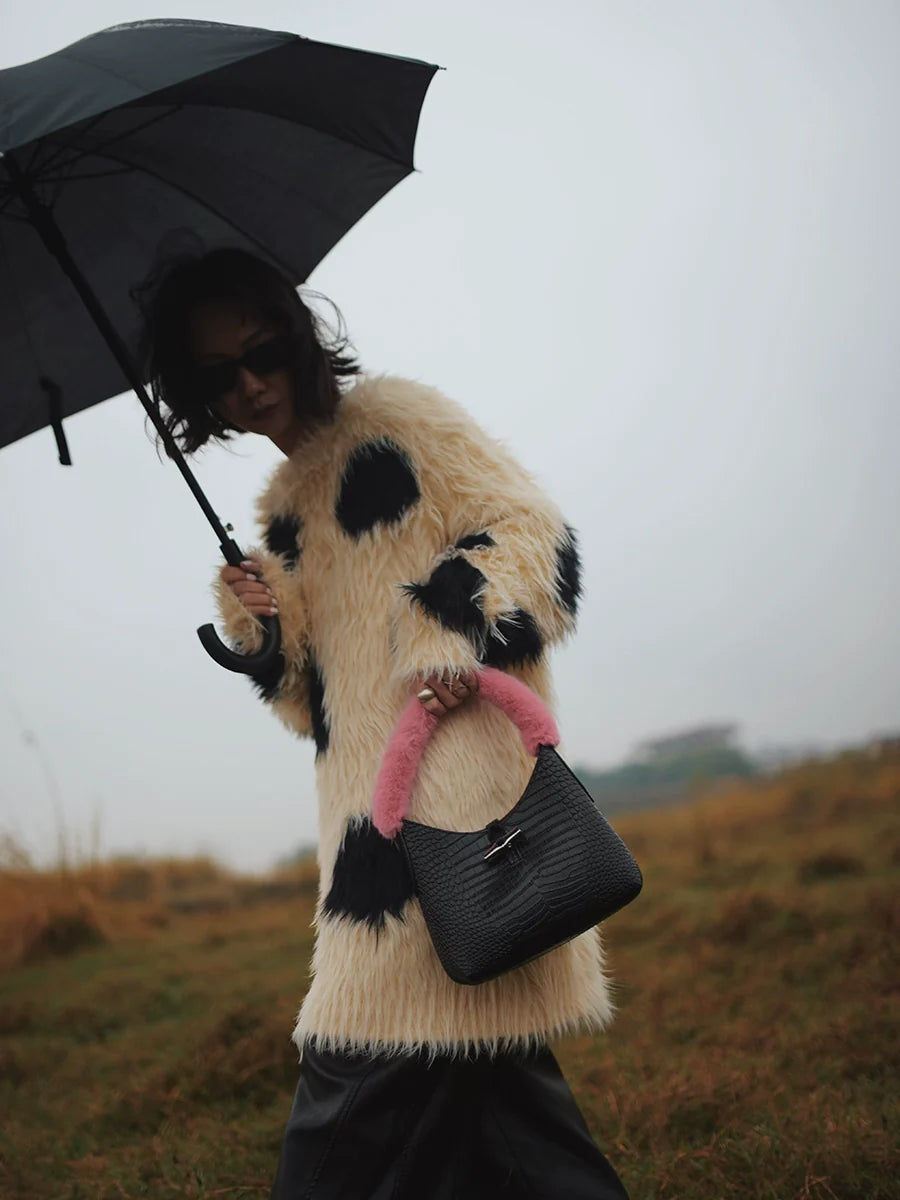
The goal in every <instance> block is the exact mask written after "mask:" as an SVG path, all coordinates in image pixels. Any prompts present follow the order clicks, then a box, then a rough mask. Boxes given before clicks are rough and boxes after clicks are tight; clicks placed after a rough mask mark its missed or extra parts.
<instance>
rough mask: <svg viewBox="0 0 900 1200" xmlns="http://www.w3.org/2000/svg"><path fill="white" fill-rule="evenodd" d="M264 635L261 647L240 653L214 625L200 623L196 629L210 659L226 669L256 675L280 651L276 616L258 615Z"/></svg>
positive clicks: (270, 663)
mask: <svg viewBox="0 0 900 1200" xmlns="http://www.w3.org/2000/svg"><path fill="white" fill-rule="evenodd" d="M259 620H260V621H261V622H262V626H263V629H264V630H265V635H264V638H263V644H262V649H261V650H258V651H257V652H256V653H255V654H241V653H240V651H238V650H232V649H231V647H230V646H228V645H226V643H225V642H223V641H222V639H221V638H220V637H219V635H218V634H217V633H216V629H215V626H214V625H201V626H200V628H199V629H198V630H197V637H198V638H199V639H200V641H201V643H202V645H203V649H204V650H205V651H206V653H207V654H208V655H209V657H210V658H211V659H213V660H214V661H215V662H217V663H218V664H219V666H220V667H224V668H225V670H226V671H237V672H239V673H240V674H241V675H258V674H261V673H262V672H263V671H265V670H266V668H267V667H270V666H271V665H272V663H274V661H275V659H276V658H277V656H278V654H279V653H280V652H281V624H280V622H279V620H278V618H277V617H260V618H259Z"/></svg>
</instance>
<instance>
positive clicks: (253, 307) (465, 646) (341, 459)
mask: <svg viewBox="0 0 900 1200" xmlns="http://www.w3.org/2000/svg"><path fill="white" fill-rule="evenodd" d="M147 321H148V323H147V333H148V345H149V350H150V356H149V360H148V362H149V372H148V373H149V375H150V378H151V380H152V386H153V391H154V396H155V398H156V401H157V403H158V404H159V405H160V410H161V412H162V413H163V415H164V416H165V419H166V421H167V423H168V426H169V428H170V429H171V430H172V432H173V433H174V434H175V436H176V437H177V438H178V439H179V440H180V441H181V443H182V445H183V446H184V448H185V449H186V450H188V451H190V452H192V451H195V450H197V449H198V448H199V447H200V446H202V445H204V444H205V443H206V442H207V441H208V440H209V439H210V438H216V439H219V440H226V439H228V438H230V437H232V436H234V435H235V434H236V433H239V432H250V433H256V434H259V435H262V436H265V437H268V438H270V439H271V441H273V442H274V443H275V445H276V446H278V448H279V449H280V450H281V451H282V452H283V454H284V455H285V461H284V462H283V463H282V464H281V465H280V466H279V467H278V468H277V469H276V470H275V472H274V474H273V476H272V478H271V480H270V482H269V484H268V487H267V488H266V489H265V491H264V492H263V493H262V495H261V497H260V498H259V501H258V511H259V518H260V522H261V525H262V530H263V538H264V542H265V550H264V551H260V552H259V553H257V554H254V555H253V556H252V557H250V558H248V560H247V561H246V562H244V563H243V564H242V566H241V568H236V567H225V568H223V570H222V571H221V574H220V577H219V580H218V581H217V594H218V600H219V605H220V610H221V616H222V619H223V621H224V624H225V627H226V630H227V632H228V635H229V636H230V638H231V639H232V640H233V641H234V642H235V643H237V644H239V646H240V647H241V648H243V649H245V650H254V649H258V647H259V645H260V632H261V631H260V626H259V623H258V621H257V620H256V618H257V617H259V616H262V615H264V614H266V613H274V612H277V613H278V615H279V618H280V621H281V627H282V637H283V654H282V656H281V658H280V659H279V661H278V663H277V667H276V668H275V669H273V670H272V671H270V672H268V673H267V674H266V675H265V676H264V677H260V678H257V679H256V680H255V682H256V685H257V687H258V690H259V692H260V695H261V697H262V699H263V700H264V701H265V702H266V703H267V704H269V705H270V706H271V708H272V709H273V711H274V712H275V713H276V715H277V716H278V717H280V718H281V720H282V721H283V722H284V723H285V724H286V725H287V726H288V728H289V729H291V730H293V731H294V732H295V733H297V734H299V735H300V736H312V737H313V738H314V739H315V744H316V778H317V789H318V799H319V830H320V836H319V848H318V857H319V869H320V893H319V901H318V906H317V910H316V946H315V952H314V957H313V964H312V976H313V977H312V983H311V986H310V988H309V991H308V993H307V995H306V997H305V999H304V1001H303V1005H302V1007H301V1009H300V1014H299V1018H298V1021H297V1025H296V1029H295V1031H294V1039H295V1041H296V1043H297V1046H298V1047H299V1048H300V1050H301V1052H302V1055H301V1071H300V1082H299V1086H298V1089H297V1094H296V1098H295V1102H294V1107H293V1110H292V1113H291V1116H290V1119H289V1122H288V1126H287V1131H286V1134H285V1138H284V1144H283V1147H282V1154H281V1160H280V1163H279V1169H278V1177H277V1180H276V1183H275V1187H274V1190H273V1193H272V1195H273V1197H276V1198H277V1200H288V1198H299V1197H309V1198H311V1200H332V1198H335V1200H336V1198H338V1197H340V1198H341V1200H382V1198H383V1200H389V1198H390V1200H412V1198H415V1200H425V1198H431V1197H434V1198H443V1197H446V1198H447V1200H450V1198H451V1197H465V1198H466V1200H479V1198H480V1197H482V1196H484V1197H487V1196H491V1197H493V1196H495V1195H501V1196H505V1197H510V1198H513V1197H525V1196H528V1197H531V1198H533V1200H540V1198H542V1197H553V1198H554V1200H556V1198H558V1197H563V1196H564V1197H567V1198H569V1200H588V1198H591V1200H606V1198H612V1197H617V1198H621V1197H624V1196H625V1194H626V1193H625V1191H624V1188H623V1187H622V1184H621V1182H620V1181H619V1180H618V1177H617V1176H616V1174H615V1172H614V1171H613V1169H612V1167H611V1166H610V1165H609V1163H608V1162H607V1161H606V1159H605V1158H604V1156H603V1155H602V1154H601V1152H600V1150H599V1149H598V1148H597V1147H596V1145H595V1144H594V1143H593V1141H592V1140H591V1138H590V1135H589V1133H588V1131H587V1128H586V1126H585V1124H584V1121H583V1119H582V1117H581V1115H580V1113H579V1112H578V1109H577V1107H576V1105H575V1101H574V1099H573V1098H572V1095H571V1093H570V1092H569V1090H568V1088H567V1086H566V1084H565V1082H564V1080H563V1079H562V1076H561V1074H560V1072H559V1068H558V1066H557V1065H556V1061H555V1059H554V1058H553V1055H552V1054H551V1052H550V1051H549V1049H548V1048H547V1044H546V1043H547V1040H548V1039H549V1038H552V1037H555V1036H559V1035H561V1034H571V1033H574V1032H576V1031H584V1030H589V1029H602V1028H603V1027H605V1025H606V1024H607V1023H608V1022H609V1020H610V1019H611V1016H612V1006H611V1003H610V999H609V995H608V983H607V980H606V978H605V976H604V972H603V954H602V948H601V945H600V941H599V933H598V931H596V930H593V931H591V932H589V933H586V934H584V935H582V936H580V937H578V938H576V939H574V940H573V941H571V942H569V943H568V944H567V945H565V946H562V947H560V948H559V949H557V950H554V951H553V952H552V953H550V954H547V955H545V956H544V957H542V958H540V959H538V960H537V961H535V962H533V963H530V964H529V965H527V966H525V967H522V968H520V969H519V970H516V971H513V972H510V973H509V974H507V975H505V976H502V977H501V978H499V979H496V980H493V981H491V982H488V983H484V984H481V985H478V986H476V987H465V986H460V985H458V984H455V983H453V982H452V981H451V980H450V979H449V977H448V976H447V975H446V974H445V973H444V971H443V969H442V968H441V966H440V963H439V961H438V959H437V956H436V954H435V952H434V949H433V947H432V944H431V941H430V938H429V935H428V931H427V928H426V926H425V924H424V921H423V918H422V913H421V909H420V907H419V905H418V903H417V901H416V899H415V897H414V895H413V888H412V884H411V881H410V878H409V875H408V873H407V870H406V868H405V865H404V860H403V857H402V854H401V852H400V851H399V849H398V847H397V846H396V845H395V844H394V843H393V842H389V841H387V840H385V839H384V838H382V837H381V835H380V834H379V833H378V832H377V831H376V830H375V828H374V827H373V825H372V822H371V819H370V817H371V805H372V792H373V787H374V783H375V778H376V775H377V772H378V767H379V764H380V760H381V757H382V754H383V752H384V749H385V746H386V744H387V742H388V739H389V737H390V734H391V732H392V730H393V727H394V725H395V724H396V722H397V719H398V717H399V716H400V713H401V712H402V710H403V709H404V707H405V705H406V704H407V702H408V700H409V698H410V696H411V695H415V696H417V697H418V699H419V702H420V703H421V704H423V705H424V706H425V707H426V708H427V709H428V710H429V711H430V712H432V713H435V714H437V715H439V716H440V717H441V720H440V721H439V723H438V726H437V730H436V733H435V735H434V737H433V739H432V741H431V743H430V744H429V747H428V749H427V751H426V754H425V757H424V760H423V763H422V766H421V769H420V772H419V776H418V779H417V784H416V788H415V790H414V794H413V800H412V808H411V812H410V815H411V816H412V817H413V818H414V819H417V820H419V821H422V822H426V823H429V824H435V825H440V826H443V827H445V828H450V829H476V828H482V827H484V826H485V825H486V824H487V823H488V822H489V821H490V820H492V819H494V818H497V817H500V816H502V815H503V814H504V813H506V812H507V811H508V810H509V808H510V807H511V806H512V804H513V803H514V802H515V801H516V800H517V799H518V797H519V796H520V795H521V792H522V790H523V788H524V786H525V783H526V782H527V780H528V778H529V776H530V774H531V770H532V767H533V761H532V760H531V759H529V758H528V757H527V755H526V754H525V752H524V750H523V748H522V746H521V743H520V741H519V738H518V735H517V732H516V730H515V728H514V727H513V726H512V724H511V723H510V722H509V720H508V719H507V718H506V717H505V716H504V715H503V714H502V713H500V712H499V711H497V710H496V709H494V708H492V707H489V706H488V705H487V704H485V703H483V702H482V701H480V700H479V698H478V695H477V691H478V680H477V675H476V672H477V670H478V668H479V667H480V666H481V665H484V664H489V665H493V666H497V667H500V668H502V669H505V670H507V671H510V672H513V673H514V674H515V675H517V676H518V677H519V678H520V679H521V680H523V681H524V682H525V683H526V684H527V685H528V686H529V687H530V688H532V689H534V691H535V692H537V693H538V694H539V695H540V696H542V697H543V698H544V699H545V700H547V701H549V700H550V698H551V681H550V673H549V668H548V664H547V650H548V648H549V646H550V645H552V644H553V643H554V642H557V641H559V640H560V639H562V638H564V637H565V636H566V635H567V634H569V633H570V632H571V631H572V629H573V626H574V620H575V611H576V606H577V603H578V598H579V594H580V582H579V564H578V556H577V552H576V547H575V540H574V535H573V533H572V531H571V530H570V529H569V528H568V527H567V526H566V525H565V524H564V522H563V520H562V518H561V516H560V514H559V513H558V511H557V509H556V508H555V507H554V506H553V505H552V504H551V503H550V502H549V501H548V500H547V499H546V498H545V497H544V496H543V495H542V493H541V492H540V490H539V489H538V488H537V487H536V486H535V484H534V482H533V481H532V479H531V478H530V477H529V476H528V475H527V474H526V473H525V472H524V471H523V470H522V469H521V468H520V467H519V466H518V465H517V464H516V462H514V461H513V459H512V458H511V457H510V455H509V454H508V453H507V452H506V451H505V450H504V449H503V448H502V447H501V446H500V445H499V444H498V443H497V442H495V441H494V440H493V439H491V438H490V437H488V436H487V435H486V434H485V433H483V432H482V431H481V430H480V429H479V428H478V426H477V425H476V424H475V423H474V422H473V421H472V420H471V419H470V418H469V417H468V416H467V415H466V414H465V413H464V412H463V411H462V410H461V409H460V408H459V407H457V406H456V405H455V404H454V403H452V402H451V401H449V400H447V399H445V398H444V397H443V396H441V395H440V394H439V393H437V392H436V391H434V390H432V389H431V388H428V387H424V386H422V385H420V384H417V383H411V382H407V381H405V380H402V379H395V378H387V377H369V376H365V375H363V374H362V373H361V372H360V371H359V368H358V365H357V363H356V362H355V360H354V359H353V357H352V356H351V354H350V353H349V351H348V348H347V344H346V341H343V340H334V341H331V342H329V340H328V339H327V337H326V336H325V334H324V332H323V330H322V328H321V327H320V325H319V324H318V323H317V321H316V319H315V318H314V317H313V315H312V314H311V313H310V311H309V310H308V309H307V308H306V306H305V305H304V304H303V302H302V301H301V300H300V298H299V296H298V295H297V293H296V292H295V290H294V289H293V287H292V286H291V284H290V283H289V281H287V280H286V279H285V278H283V277H282V276H281V275H280V273H279V272H278V271H276V270H275V269H274V268H272V267H271V266H269V265H268V264H266V263H265V262H263V261H262V260H259V259H257V258H255V257H254V256H252V255H249V254H247V253H245V252H243V251H240V250H218V251H213V252H212V253H209V254H207V255H205V256H203V257H201V258H199V259H196V260H194V261H188V262H183V263H181V264H179V265H178V266H176V267H174V268H173V269H172V270H171V271H170V273H169V274H168V275H167V276H166V277H165V279H164V280H163V282H162V284H161V285H160V286H159V287H158V289H156V291H155V294H154V297H153V300H152V303H151V304H150V307H149V309H148V311H147Z"/></svg>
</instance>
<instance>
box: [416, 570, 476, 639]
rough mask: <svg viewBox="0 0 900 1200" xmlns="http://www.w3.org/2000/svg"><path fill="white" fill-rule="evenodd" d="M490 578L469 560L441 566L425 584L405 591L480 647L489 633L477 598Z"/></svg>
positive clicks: (447, 624)
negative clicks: (486, 632)
mask: <svg viewBox="0 0 900 1200" xmlns="http://www.w3.org/2000/svg"><path fill="white" fill-rule="evenodd" d="M486 582H487V581H486V579H485V577H484V575H482V573H481V571H479V570H478V568H477V567H473V566H472V564H471V563H470V562H469V561H468V560H467V559H465V558H462V557H460V558H446V559H444V561H443V562H441V563H438V565H437V566H436V567H435V569H434V570H433V571H432V573H431V576H430V577H429V579H428V580H427V581H426V582H425V583H407V584H404V585H403V586H404V590H405V591H406V592H407V593H408V594H409V595H410V596H412V598H413V599H414V600H415V601H416V602H417V603H418V604H420V605H421V606H422V608H423V609H424V610H425V612H426V613H428V615H429V616H431V617H434V618H435V620H437V621H440V623H441V624H442V625H443V626H444V627H445V628H447V629H454V630H456V632H457V633H461V634H463V635H464V636H465V637H467V638H469V639H470V640H471V641H473V642H475V643H476V644H477V645H480V644H481V642H482V640H483V638H484V633H485V627H486V626H485V620H484V613H483V612H482V609H481V605H480V604H479V603H478V601H477V600H476V599H475V597H476V596H477V594H478V593H479V592H480V591H481V590H482V589H483V588H484V586H485V583H486Z"/></svg>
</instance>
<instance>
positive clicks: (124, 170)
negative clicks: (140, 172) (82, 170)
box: [40, 167, 136, 183]
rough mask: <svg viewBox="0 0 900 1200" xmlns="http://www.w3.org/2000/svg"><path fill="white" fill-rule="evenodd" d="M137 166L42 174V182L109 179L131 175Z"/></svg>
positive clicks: (79, 181)
mask: <svg viewBox="0 0 900 1200" xmlns="http://www.w3.org/2000/svg"><path fill="white" fill-rule="evenodd" d="M135 170H136V168H135V167H113V168H111V169H110V170H109V171H88V172H87V173H86V174H85V175H49V176H41V180H40V182H41V183H81V182H82V181H83V180H85V179H108V178H109V176H111V175H131V174H132V172H133V171H135Z"/></svg>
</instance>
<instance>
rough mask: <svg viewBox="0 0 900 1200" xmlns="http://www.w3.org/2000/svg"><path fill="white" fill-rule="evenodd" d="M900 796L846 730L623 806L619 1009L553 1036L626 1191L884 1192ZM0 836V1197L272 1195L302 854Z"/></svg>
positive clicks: (289, 1080)
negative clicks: (91, 851)
mask: <svg viewBox="0 0 900 1200" xmlns="http://www.w3.org/2000/svg"><path fill="white" fill-rule="evenodd" d="M898 801H900V756H897V755H894V756H891V755H889V754H883V755H881V756H874V755H864V754H858V755H846V756H843V757H842V758H841V759H839V760H836V761H834V762H831V763H823V764H815V765H810V766H806V767H803V768H797V769H795V770H793V771H790V772H787V773H785V774H784V775H782V776H780V777H778V778H777V779H774V780H771V781H768V782H765V783H757V784H753V785H749V784H747V785H741V786H734V787H732V788H731V789H729V790H722V791H719V792H718V793H715V794H707V795H705V796H704V797H702V798H700V799H699V800H697V801H694V802H693V803H691V804H690V805H689V806H685V807H683V808H679V809H675V810H666V811H658V812H646V813H641V814H639V815H634V816H630V817H625V816H620V817H617V818H616V820H615V824H616V826H617V828H618V829H619V831H620V832H621V833H622V835H623V836H624V837H625V838H626V840H627V841H628V842H629V844H630V845H631V846H632V848H633V850H634V853H635V855H636V857H637V858H638V861H639V862H640V863H641V866H642V869H643V871H644V875H645V890H644V893H643V894H642V896H641V897H640V899H639V900H638V901H637V902H636V903H634V904H633V905H632V906H631V907H630V908H628V909H627V910H625V911H624V912H622V913H620V914H618V915H617V916H616V917H614V918H613V919H612V920H611V921H610V922H609V924H608V926H607V944H608V948H609V955H610V966H611V970H612V973H613V975H614V977H615V979H616V997H617V1002H618V1005H619V1016H618V1018H617V1020H616V1023H615V1024H614V1026H613V1027H612V1030H611V1032H610V1033H609V1034H608V1035H607V1036H605V1037H602V1038H596V1039H594V1038H581V1039H577V1040H572V1041H569V1042H566V1043H563V1044H561V1045H560V1046H558V1047H557V1053H558V1056H559V1058H560V1060H561V1062H562V1064H563V1067H564V1069H565V1070H566V1072H567V1075H568V1077H569V1079H570V1081H571V1082H572V1085H573V1088H574V1090H575V1092H576V1094H577V1096H578V1099H579V1102H580V1103H581V1105H582V1107H583V1109H584V1111H585V1114H586V1116H587V1118H588V1121H589V1123H590V1125H591V1127H592V1129H593V1131H594V1133H595V1135H596V1137H597V1140H598V1141H599V1143H600V1145H601V1147H602V1148H603V1149H604V1151H605V1152H606V1153H607V1154H608V1156H609V1157H610V1159H611V1160H612V1161H613V1163H614V1164H615V1166H616V1168H617V1169H618V1170H619V1172H620V1174H621V1175H622V1178H623V1179H624V1181H625V1183H626V1185H627V1186H628V1188H629V1190H630V1193H631V1196H632V1200H656V1198H659V1200H727V1198H730V1197H741V1198H742V1200H889V1198H897V1197H900V1158H898V1144H900V1137H898V1134H900V1120H898V1110H897V1078H898V1057H900V1055H898V1024H897V1019H896V1010H895V1011H894V1013H893V1015H892V1012H891V1005H892V1004H894V1005H896V992H897V987H898V973H897V954H896V951H897V934H898V925H900V902H898V889H897V880H898V875H900V838H898V832H900V804H898ZM6 859H7V862H8V865H7V867H6V868H5V869H4V870H3V871H2V873H0V956H2V971H3V974H2V978H0V1197H2V1198H3V1200H123V1198H124V1200H130V1198H133V1197H153V1198H156V1200H170V1198H171V1200H175V1198H179V1200H181V1198H200V1197H228V1198H229V1200H241V1198H242V1197H243V1198H247V1200H249V1198H258V1197H263V1198H265V1197H266V1196H267V1195H268V1188H269V1184H270V1179H271V1175H272V1172H273V1169H274V1164H275V1160H276V1156H277V1151H278V1145H279V1141H280V1137H281V1131H282V1126H283V1123H284V1120H285V1117H286V1115H287V1111H288V1108H289V1105H290V1100H291V1095H292V1092H293V1088H294V1084H295V1080H296V1064H295V1054H294V1053H293V1050H292V1046H291V1045H290V1043H289V1041H288V1034H289V1031H290V1028H291V1025H292V1022H293V1017H294V1013H295V1010H296V1007H297V1004H298V1001H299V998H300V994H301V991H302V988H303V986H304V979H305V975H306V966H307V961H308V958H309V953H310V934H309V921H310V916H311V912H312V903H313V891H314V887H315V880H314V877H313V876H312V874H311V872H310V871H309V870H308V869H307V871H306V872H303V871H300V872H298V873H295V874H294V875H284V876H281V877H277V878H273V879H270V880H265V881H262V880H255V881H254V880H241V879H235V878H234V877H232V876H229V875H228V874H227V873H225V872H223V871H222V870H220V869H219V868H217V867H216V865H215V864H214V863H210V862H204V861H199V862H185V863H177V862H174V863H152V864H145V863H139V862H138V863H107V864H95V865H92V866H87V867H82V868H80V869H77V870H76V869H72V868H70V869H67V870H61V871H57V872H54V873H46V872H45V873H40V872H37V871H34V870H31V869H29V868H28V865H27V863H25V862H17V861H16V860H15V855H14V854H13V853H12V851H11V850H10V848H9V847H8V848H7V853H6ZM423 1200H427V1198H426V1197H423ZM561 1200H563V1198H561Z"/></svg>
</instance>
